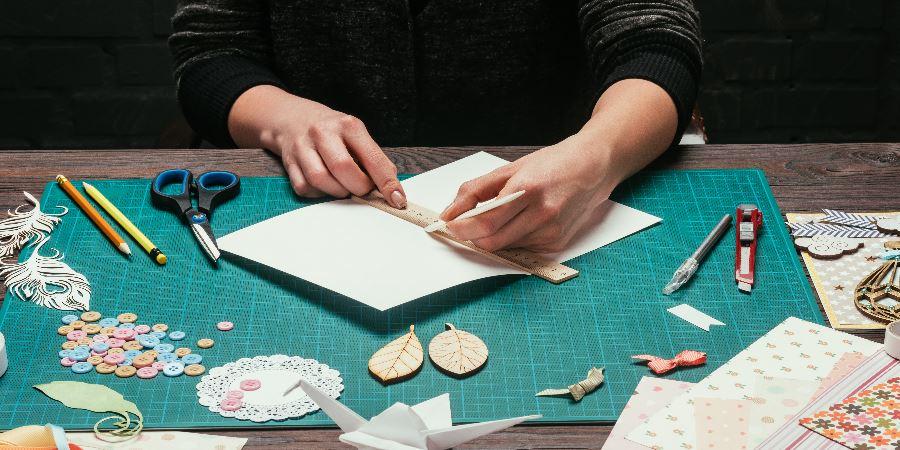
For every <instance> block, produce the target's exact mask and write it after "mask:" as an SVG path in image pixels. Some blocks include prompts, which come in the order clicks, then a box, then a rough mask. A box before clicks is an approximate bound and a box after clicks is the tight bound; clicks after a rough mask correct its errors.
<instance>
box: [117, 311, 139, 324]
mask: <svg viewBox="0 0 900 450" xmlns="http://www.w3.org/2000/svg"><path fill="white" fill-rule="evenodd" d="M116 319H119V322H121V323H133V322H134V321H135V320H137V314H134V313H122V314H119V315H118V316H116Z"/></svg>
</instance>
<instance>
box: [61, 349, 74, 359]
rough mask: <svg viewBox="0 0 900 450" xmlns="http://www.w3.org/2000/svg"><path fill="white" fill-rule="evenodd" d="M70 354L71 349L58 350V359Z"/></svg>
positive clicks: (67, 356)
mask: <svg viewBox="0 0 900 450" xmlns="http://www.w3.org/2000/svg"><path fill="white" fill-rule="evenodd" d="M70 356H72V350H60V351H59V358H60V359H62V358H69V357H70ZM69 359H72V358H69Z"/></svg>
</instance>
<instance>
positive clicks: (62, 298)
mask: <svg viewBox="0 0 900 450" xmlns="http://www.w3.org/2000/svg"><path fill="white" fill-rule="evenodd" d="M46 242H47V240H46V239H39V240H38V243H37V244H36V245H35V249H34V252H33V253H32V254H31V256H29V257H28V259H27V260H25V261H24V262H21V263H17V264H11V265H9V266H6V267H0V278H3V277H5V278H6V281H5V283H6V288H7V289H8V290H9V292H11V293H12V294H13V295H15V296H17V297H19V298H21V299H22V300H28V301H31V302H34V303H37V304H38V305H40V306H45V307H47V308H53V309H60V310H64V311H69V310H83V311H86V310H87V309H88V308H89V307H90V301H91V285H90V284H89V283H88V281H87V279H86V278H85V277H84V275H82V274H80V273H78V272H75V271H74V270H72V268H71V267H69V265H68V264H66V263H64V262H62V261H61V259H62V258H63V256H62V255H61V254H60V253H59V251H58V250H56V249H53V255H51V256H41V255H40V251H41V247H43V246H44V244H45V243H46ZM0 263H3V261H2V259H0Z"/></svg>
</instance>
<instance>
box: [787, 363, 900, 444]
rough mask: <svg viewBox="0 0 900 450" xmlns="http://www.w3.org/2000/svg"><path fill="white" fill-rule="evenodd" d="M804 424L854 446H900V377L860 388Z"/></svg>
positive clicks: (801, 420)
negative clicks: (854, 393)
mask: <svg viewBox="0 0 900 450" xmlns="http://www.w3.org/2000/svg"><path fill="white" fill-rule="evenodd" d="M800 424H801V425H803V426H804V427H806V428H809V429H810V430H813V431H815V432H816V433H819V434H821V435H822V436H825V437H827V438H829V439H831V440H833V441H836V442H839V443H841V444H843V445H845V446H847V447H849V448H851V449H853V450H897V449H900V377H894V378H891V379H889V380H887V382H884V383H878V384H875V385H873V386H871V387H869V388H867V389H864V390H862V391H859V392H858V393H857V394H856V395H854V396H851V397H847V398H846V399H844V400H843V401H842V402H840V403H837V404H835V405H832V406H831V407H830V408H828V409H826V410H822V411H819V412H817V413H815V414H813V415H812V416H808V417H804V418H802V419H800Z"/></svg>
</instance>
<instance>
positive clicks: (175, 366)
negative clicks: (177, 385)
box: [163, 362, 184, 377]
mask: <svg viewBox="0 0 900 450" xmlns="http://www.w3.org/2000/svg"><path fill="white" fill-rule="evenodd" d="M183 373H184V365H183V364H181V363H178V362H170V363H168V364H166V366H165V367H163V375H165V376H167V377H177V376H179V375H181V374H183Z"/></svg>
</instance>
